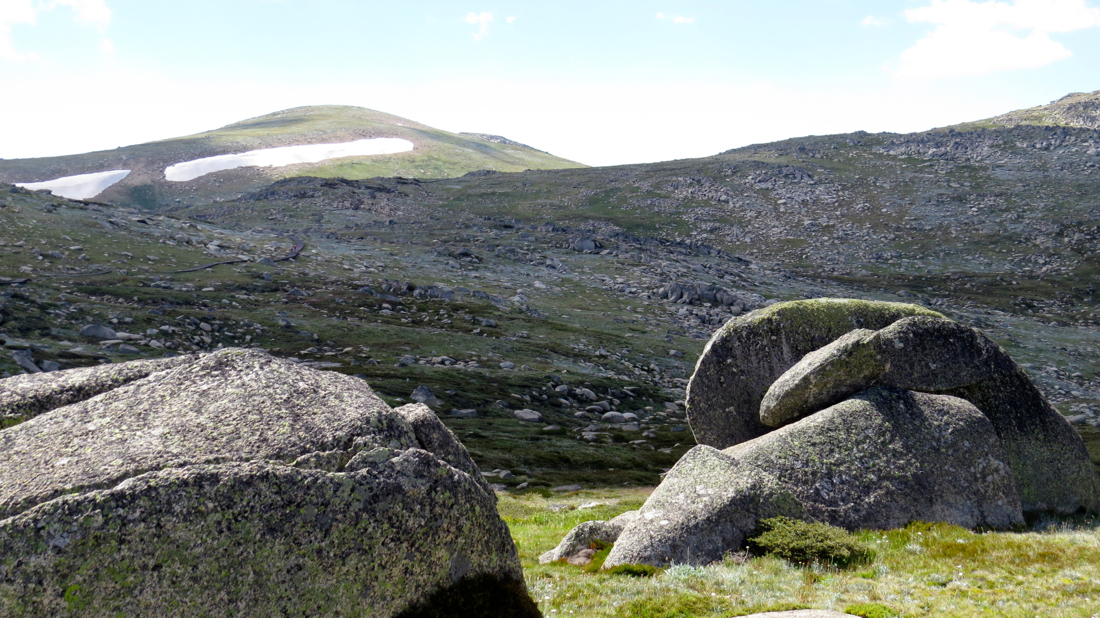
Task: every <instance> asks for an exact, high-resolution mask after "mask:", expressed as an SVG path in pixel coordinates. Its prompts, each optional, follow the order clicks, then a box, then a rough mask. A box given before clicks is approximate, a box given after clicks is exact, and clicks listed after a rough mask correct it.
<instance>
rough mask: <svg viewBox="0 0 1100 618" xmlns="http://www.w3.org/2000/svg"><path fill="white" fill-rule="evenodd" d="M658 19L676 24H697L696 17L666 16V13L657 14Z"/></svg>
mask: <svg viewBox="0 0 1100 618" xmlns="http://www.w3.org/2000/svg"><path fill="white" fill-rule="evenodd" d="M657 19H667V20H669V21H671V22H672V23H674V24H693V23H695V18H694V17H684V16H683V15H665V14H664V13H657Z"/></svg>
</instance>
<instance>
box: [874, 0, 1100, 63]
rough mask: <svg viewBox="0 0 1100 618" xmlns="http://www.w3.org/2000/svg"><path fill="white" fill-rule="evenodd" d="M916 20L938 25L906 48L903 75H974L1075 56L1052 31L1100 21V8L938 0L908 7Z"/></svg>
mask: <svg viewBox="0 0 1100 618" xmlns="http://www.w3.org/2000/svg"><path fill="white" fill-rule="evenodd" d="M905 18H906V20H908V21H909V22H910V23H930V24H935V26H936V27H935V29H934V30H932V32H930V33H928V34H927V35H926V36H925V37H924V38H922V39H920V40H918V41H917V42H916V43H915V44H914V45H913V46H912V47H910V48H909V49H906V50H905V51H904V52H902V54H901V57H900V61H901V62H900V65H899V67H898V69H897V70H896V71H895V72H894V77H895V78H898V79H918V80H921V79H935V78H941V77H968V76H974V75H984V74H988V73H995V72H999V71H1011V70H1018V69H1031V68H1037V67H1041V66H1045V65H1048V64H1051V63H1052V62H1057V61H1059V60H1064V59H1066V58H1069V57H1070V56H1071V55H1073V52H1071V51H1070V50H1069V49H1067V48H1066V47H1065V46H1064V45H1062V44H1061V43H1059V42H1057V41H1054V40H1052V39H1051V38H1050V35H1051V34H1052V33H1062V32H1072V31H1074V30H1082V29H1085V28H1092V27H1096V26H1100V9H1097V8H1092V7H1090V6H1088V4H1086V2H1085V0H1015V1H1014V2H1013V3H1012V4H1009V3H1007V2H996V1H993V0H990V1H988V2H980V3H979V2H973V1H972V0H932V2H931V4H929V5H928V6H923V7H920V8H916V9H909V10H907V11H905Z"/></svg>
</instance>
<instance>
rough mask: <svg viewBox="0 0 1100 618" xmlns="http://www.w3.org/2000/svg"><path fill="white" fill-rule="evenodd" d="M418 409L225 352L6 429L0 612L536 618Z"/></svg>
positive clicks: (497, 534)
mask: <svg viewBox="0 0 1100 618" xmlns="http://www.w3.org/2000/svg"><path fill="white" fill-rule="evenodd" d="M3 384H4V383H3V382H0V387H2V385H3ZM421 408H422V406H406V407H405V408H404V409H402V410H401V411H394V410H391V409H389V407H388V406H386V404H385V403H384V402H382V401H381V400H380V399H378V398H377V397H376V396H375V395H374V393H373V392H372V391H371V390H370V388H369V387H368V386H366V384H364V383H363V382H362V381H360V380H358V379H355V378H349V377H346V376H342V375H340V374H336V373H329V372H318V371H314V370H312V369H308V368H304V367H300V366H298V365H295V364H292V363H288V362H284V361H281V360H278V359H275V358H272V357H269V356H267V355H264V354H262V353H259V352H255V351H250V350H240V349H228V350H222V351H219V352H216V353H213V354H210V355H207V356H204V357H201V358H199V359H197V360H193V361H192V362H190V363H187V364H183V365H180V366H178V367H175V368H172V369H169V370H166V371H160V372H157V373H152V374H150V375H148V376H147V377H145V378H142V379H138V380H135V381H133V382H130V383H129V384H125V385H123V386H119V387H117V388H114V389H113V390H109V391H107V392H104V393H101V394H99V395H97V396H95V397H92V398H89V399H85V400H83V401H80V402H78V403H74V404H71V405H68V406H63V407H60V408H57V409H54V410H51V411H49V412H45V413H42V414H40V415H39V416H37V417H35V418H33V419H30V420H28V421H25V422H23V423H21V424H19V425H16V426H14V427H11V428H9V429H6V430H4V431H0V614H2V615H27V616H113V615H116V613H119V612H122V613H125V614H127V615H130V614H133V615H150V616H152V615H210V616H231V615H332V616H385V617H391V616H398V615H418V614H417V612H421V611H429V612H430V610H431V609H432V607H436V608H437V609H438V607H448V606H450V605H456V606H457V605H461V606H464V607H465V606H472V605H471V600H470V599H471V598H473V597H477V596H478V595H482V596H484V595H485V594H488V595H489V597H488V598H490V599H492V600H494V601H495V602H498V603H502V604H503V606H508V607H512V608H513V610H514V611H512V610H510V611H512V613H513V614H514V615H517V616H537V615H538V611H537V608H536V607H535V605H534V603H533V602H532V601H531V599H530V598H529V597H528V596H527V593H526V589H525V587H524V584H523V577H522V573H521V571H520V565H519V558H518V554H517V552H516V549H515V545H514V543H513V542H512V540H511V538H510V536H509V534H508V529H507V526H506V525H505V524H504V523H503V521H501V520H500V518H499V516H498V515H497V514H496V508H495V499H494V497H493V495H492V492H490V491H487V490H486V489H485V481H484V479H482V478H481V477H480V474H479V473H478V472H477V469H476V467H475V466H473V462H472V461H470V460H469V456H468V454H467V453H466V452H465V449H464V448H462V447H461V445H460V444H458V443H457V440H455V439H454V436H453V435H452V434H450V432H449V431H446V428H445V427H444V428H442V430H440V427H439V426H441V425H442V424H441V423H439V421H438V419H434V422H433V421H432V419H428V418H426V416H425V412H424V410H423V409H421ZM436 424H438V425H439V426H436ZM471 582H476V585H472V584H471ZM459 597H461V598H459ZM475 600H476V599H475ZM473 605H478V603H473ZM482 605H485V603H482ZM471 615H477V616H482V615H484V616H492V615H496V614H494V613H492V612H491V611H489V610H486V611H485V612H483V613H476V612H475V613H472V614H471Z"/></svg>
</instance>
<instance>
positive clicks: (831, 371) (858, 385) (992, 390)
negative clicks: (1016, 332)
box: [760, 317, 1100, 513]
mask: <svg viewBox="0 0 1100 618" xmlns="http://www.w3.org/2000/svg"><path fill="white" fill-rule="evenodd" d="M874 384H881V385H888V386H894V387H897V388H902V389H908V390H913V391H921V392H928V393H940V394H947V395H954V396H957V397H961V398H963V399H966V400H967V401H969V402H971V403H972V404H974V405H975V406H977V408H978V409H979V410H981V411H982V413H983V414H985V416H987V417H988V418H989V420H990V421H991V422H992V424H993V428H994V430H995V431H996V432H997V435H998V437H999V438H1000V442H1001V445H1002V447H1003V449H1004V452H1005V456H1006V457H1007V460H1006V461H1007V462H1008V464H1009V466H1010V467H1011V468H1012V472H1013V474H1014V476H1015V479H1016V487H1017V489H1018V491H1019V493H1020V499H1021V501H1022V503H1023V508H1024V510H1025V511H1028V512H1031V511H1044V510H1050V511H1056V512H1061V513H1072V512H1074V511H1077V510H1078V509H1082V508H1083V509H1087V510H1093V511H1095V510H1097V509H1100V475H1098V474H1097V473H1096V470H1095V467H1094V466H1093V464H1092V462H1091V461H1090V459H1089V456H1088V451H1087V449H1086V448H1085V445H1084V443H1083V442H1082V440H1081V438H1080V436H1078V434H1077V432H1075V431H1074V430H1073V428H1072V427H1071V426H1070V425H1069V423H1068V422H1067V421H1066V420H1065V419H1064V418H1063V417H1062V415H1061V414H1059V413H1058V412H1057V411H1056V410H1055V409H1054V408H1053V407H1052V406H1051V405H1050V404H1049V403H1048V402H1047V401H1046V400H1045V399H1044V398H1043V395H1042V393H1041V392H1040V391H1039V390H1038V389H1037V388H1036V387H1035V385H1034V384H1033V383H1032V382H1031V380H1030V379H1029V378H1028V377H1027V374H1025V373H1024V372H1023V370H1022V369H1020V367H1019V366H1018V365H1017V364H1016V363H1015V362H1014V361H1013V360H1012V359H1011V358H1010V357H1009V356H1008V354H1006V353H1005V352H1004V350H1002V349H1001V348H1000V346H998V345H997V344H996V343H995V342H993V341H992V340H990V339H989V338H988V337H986V336H985V335H983V334H982V333H981V331H979V330H976V329H973V328H970V327H967V326H963V325H962V324H958V323H956V322H952V321H950V320H945V319H939V318H930V317H912V318H905V319H902V320H899V321H897V322H895V323H894V324H892V325H890V326H888V327H886V328H884V329H882V330H879V331H874V332H872V331H858V332H853V333H849V334H848V335H846V336H844V337H841V338H840V339H838V340H837V341H835V342H833V343H832V344H829V345H828V346H825V347H824V348H822V349H821V350H818V351H816V352H813V353H811V354H808V355H806V357H805V358H803V360H802V361H800V362H799V363H798V364H796V365H795V366H794V367H792V368H791V369H790V370H789V371H787V372H786V373H785V374H783V376H781V377H780V378H779V379H778V380H776V382H775V383H774V384H773V385H772V387H771V388H770V389H769V390H768V393H767V394H766V395H765V397H764V400H763V402H762V403H761V406H760V418H761V420H762V421H764V422H766V423H768V424H770V425H778V424H781V423H784V422H789V421H790V420H792V419H794V418H799V417H804V416H806V415H809V414H814V413H815V412H817V411H818V410H820V409H822V408H825V407H827V406H829V405H832V404H833V403H836V402H838V401H842V400H843V399H845V398H846V397H848V396H849V395H852V394H854V393H857V392H859V391H861V390H863V389H865V388H867V387H869V386H871V385H874Z"/></svg>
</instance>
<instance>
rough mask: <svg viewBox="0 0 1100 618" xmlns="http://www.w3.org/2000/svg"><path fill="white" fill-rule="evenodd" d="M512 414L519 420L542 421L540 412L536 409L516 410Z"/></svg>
mask: <svg viewBox="0 0 1100 618" xmlns="http://www.w3.org/2000/svg"><path fill="white" fill-rule="evenodd" d="M514 414H515V415H516V418H518V419H519V420H521V421H528V422H531V423H540V422H542V413H540V412H538V411H536V410H528V409H523V410H516V411H515V412H514Z"/></svg>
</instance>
